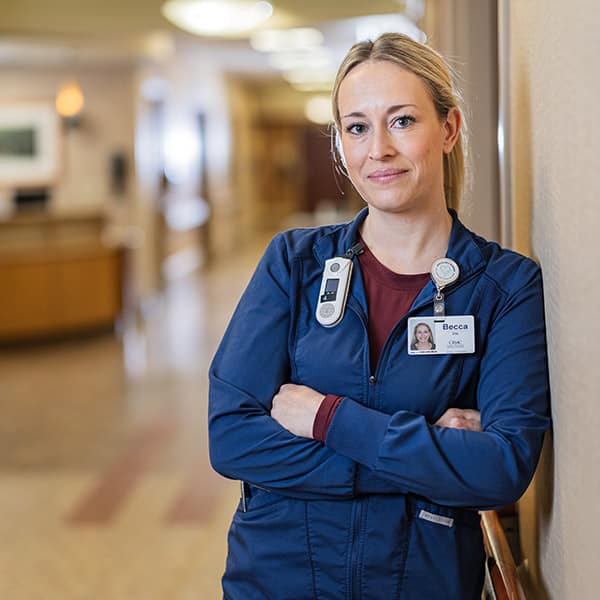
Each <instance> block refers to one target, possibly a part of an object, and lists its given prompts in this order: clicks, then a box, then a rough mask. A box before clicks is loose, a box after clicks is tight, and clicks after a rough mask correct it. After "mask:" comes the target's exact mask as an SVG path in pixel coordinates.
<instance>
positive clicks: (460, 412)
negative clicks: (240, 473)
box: [271, 383, 481, 439]
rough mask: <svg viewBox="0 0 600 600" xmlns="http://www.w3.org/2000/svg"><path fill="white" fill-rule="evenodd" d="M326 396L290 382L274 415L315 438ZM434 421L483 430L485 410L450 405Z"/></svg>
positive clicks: (276, 399) (288, 426) (277, 401)
mask: <svg viewBox="0 0 600 600" xmlns="http://www.w3.org/2000/svg"><path fill="white" fill-rule="evenodd" d="M324 397H325V396H324V395H323V394H320V393H319V392H317V391H316V390H313V389H312V388H309V387H307V386H305V385H295V384H293V383H286V384H284V385H282V386H281V387H280V388H279V391H278V392H277V394H275V396H274V397H273V405H272V408H271V417H272V418H273V419H275V421H277V422H278V423H279V424H280V425H281V426H282V427H285V429H287V430H288V431H289V432H290V433H293V434H294V435H297V436H300V437H305V438H309V439H312V437H313V435H312V432H313V424H314V421H315V417H316V415H317V412H318V410H319V407H320V405H321V402H322V401H323V399H324ZM434 425H436V426H438V427H449V428H452V429H468V430H470V431H481V414H480V412H479V411H478V410H473V409H470V408H465V409H462V408H449V409H448V410H447V411H446V412H444V414H443V415H442V416H441V417H440V418H439V419H438V420H437V421H436V422H435V423H434Z"/></svg>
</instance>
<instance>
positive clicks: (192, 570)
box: [0, 0, 600, 600]
mask: <svg viewBox="0 0 600 600" xmlns="http://www.w3.org/2000/svg"><path fill="white" fill-rule="evenodd" d="M579 4H580V5H581V6H579V7H578V9H577V11H575V10H573V9H570V8H569V7H567V6H566V5H565V3H560V2H558V1H556V2H554V1H551V2H545V1H544V0H531V1H528V2H512V1H509V0H372V1H370V2H362V1H358V0H346V1H345V2H323V1H322V0H304V1H303V2H292V1H291V0H272V1H271V2H270V3H269V2H255V1H250V0H236V1H235V2H234V1H233V0H230V1H229V0H220V1H219V0H213V1H210V2H209V1H201V0H170V1H163V0H120V1H119V2H117V1H114V0H103V1H100V0H87V1H85V2H81V1H78V2H77V1H75V0H47V1H45V2H42V1H41V0H0V414H1V415H2V418H1V419H0V539H1V540H2V541H1V542H0V598H3V599H4V598H6V599H10V600H12V599H15V600H21V599H28V600H29V599H34V598H35V599H37V598H40V599H44V600H48V599H54V598H56V599H61V600H63V599H64V600H70V599H75V598H77V599H79V598H81V599H96V598H98V599H102V600H107V599H108V600H112V599H138V598H139V599H144V600H146V599H188V598H190V599H191V598H202V599H204V598H206V599H210V598H219V597H220V581H219V579H220V575H221V573H222V570H223V566H224V562H225V554H226V532H227V527H228V523H229V520H230V518H231V515H232V513H233V511H234V509H235V506H236V504H237V502H238V488H237V485H236V483H235V482H229V481H226V480H224V479H221V478H220V477H218V476H217V475H216V474H214V473H213V472H212V471H211V469H210V466H209V463H208V458H207V434H206V405H207V397H206V395H207V381H206V371H207V368H208V364H209V362H210V359H211V357H212V354H213V353H214V351H215V349H216V345H217V343H218V341H219V339H220V337H221V335H222V333H223V330H224V328H225V326H226V323H227V321H228V319H229V317H230V315H231V312H232V310H233V308H234V306H235V303H236V301H237V299H238V298H239V295H240V293H241V291H242V290H243V288H244V286H245V284H246V282H247V281H248V278H249V277H250V274H251V272H252V269H253V267H254V265H255V264H256V261H257V260H258V258H259V257H260V254H261V253H262V251H263V249H264V248H265V245H266V243H267V242H268V240H269V239H270V237H271V236H272V235H273V234H274V233H275V232H276V231H278V230H281V229H284V228H288V227H296V226H311V225H315V224H322V223H331V222H339V221H343V220H347V219H350V218H352V216H353V215H354V214H355V213H356V212H357V210H358V209H359V208H360V207H361V206H362V201H361V199H360V198H359V197H358V196H357V194H356V193H355V192H354V191H353V190H352V188H351V186H350V185H349V183H348V181H347V180H346V179H345V178H344V177H342V176H341V175H339V174H336V172H335V169H334V166H333V162H332V160H331V156H330V149H331V139H330V132H329V126H328V124H329V121H330V119H331V112H330V104H329V92H330V89H331V84H332V80H333V77H334V74H335V70H336V67H337V64H338V63H339V61H340V60H341V58H342V57H343V55H344V54H345V52H346V51H347V50H348V48H349V47H350V46H351V45H352V44H353V43H354V42H356V41H358V40H363V39H367V38H374V37H376V36H377V35H378V34H380V33H383V32H385V31H401V32H404V33H407V34H408V35H411V36H412V37H414V38H415V39H418V40H420V41H426V40H427V41H428V42H429V43H430V44H432V45H433V46H434V47H435V48H437V49H438V50H440V51H441V52H442V53H443V54H444V55H445V56H446V57H448V58H449V60H450V62H451V64H452V66H453V67H454V68H455V70H456V72H457V76H458V81H459V85H460V87H461V88H462V90H463V95H464V98H465V101H466V105H467V113H466V117H467V122H468V127H469V137H470V147H471V150H470V164H471V171H470V183H469V186H468V188H467V190H466V194H465V199H464V202H463V206H462V208H461V218H462V219H463V221H464V222H465V223H466V224H467V225H468V226H469V227H471V228H472V229H474V230H475V231H477V232H478V233H480V234H481V235H483V236H484V237H487V238H488V239H493V240H497V241H499V242H501V243H503V244H504V245H506V246H508V247H512V248H514V249H516V250H518V251H520V252H523V253H525V254H528V255H530V256H532V257H534V258H535V259H536V260H538V261H539V262H540V263H541V264H542V267H543V268H544V274H545V281H546V291H547V292H546V293H547V300H546V302H547V305H546V313H547V319H548V327H549V350H550V360H551V379H552V381H551V383H552V386H553V402H554V407H553V416H554V423H555V428H554V433H553V435H549V436H548V443H547V445H546V449H545V452H544V456H543V458H542V463H541V467H540V469H539V473H538V476H537V478H536V480H535V481H534V484H533V485H532V486H531V489H530V490H529V491H528V493H527V495H526V497H525V498H524V500H522V501H521V502H520V503H519V505H518V506H517V507H512V508H511V509H509V510H508V512H507V515H508V517H510V521H505V525H506V528H507V533H508V535H509V538H510V539H511V547H512V551H513V554H514V558H515V560H516V563H517V566H518V572H519V577H520V578H521V581H522V584H523V586H524V587H525V589H526V591H527V593H528V597H532V598H546V597H549V598H560V599H563V598H577V599H583V598H592V597H596V596H595V595H594V594H595V592H596V587H597V585H596V583H597V582H598V576H597V573H595V572H594V567H593V556H594V555H595V548H596V546H597V536H598V535H600V530H599V529H598V527H599V525H598V523H599V520H598V519H597V518H594V519H592V520H591V522H587V521H586V520H585V519H582V518H581V517H580V515H582V514H583V513H585V512H589V511H590V510H592V509H591V508H589V507H590V506H596V505H597V498H598V494H600V483H599V479H598V476H597V475H594V474H595V473H596V472H597V468H595V467H594V466H593V464H594V463H593V460H594V456H595V455H596V453H597V452H598V450H600V447H598V442H597V441H596V435H595V432H596V431H597V428H598V426H599V425H600V422H599V421H600V417H599V416H598V411H597V410H596V409H594V407H593V406H592V405H591V404H590V403H591V402H592V401H593V399H594V398H596V397H597V394H598V390H599V389H600V383H599V381H598V372H597V369H596V368H595V367H594V365H593V364H592V362H591V361H592V360H593V356H594V353H593V352H590V351H589V345H588V347H587V352H585V353H581V352H580V351H579V348H578V346H577V342H576V337H573V336H571V335H570V332H571V331H572V330H573V329H574V328H575V329H576V328H577V327H581V328H584V329H585V331H587V332H589V331H590V328H592V335H591V336H588V337H589V338H590V339H589V340H588V342H589V343H591V344H592V347H594V348H597V349H599V350H600V348H598V346H599V344H600V335H596V334H600V331H598V327H597V326H596V325H590V322H589V321H587V320H583V319H584V315H586V314H587V313H589V310H588V304H589V298H590V297H593V295H594V292H595V291H600V290H597V288H598V283H597V280H596V277H595V276H592V274H593V273H595V272H597V268H596V266H595V261H594V260H593V257H597V256H598V243H597V241H596V240H597V235H596V234H597V231H598V227H599V225H600V220H599V218H598V214H599V213H598V209H597V206H596V204H597V201H594V199H595V198H597V196H598V191H600V190H598V183H597V181H596V180H595V179H594V177H593V174H594V173H595V170H597V156H598V151H599V150H600V148H599V147H598V146H599V141H598V140H599V139H600V137H599V136H597V135H595V134H593V133H592V132H593V131H594V129H596V130H597V122H596V120H595V119H593V118H591V117H592V111H591V107H592V106H595V100H596V98H597V94H598V92H599V91H600V90H598V82H597V80H596V79H597V78H596V79H592V78H591V77H590V72H589V68H590V66H591V65H592V64H595V62H596V60H597V59H596V57H597V54H598V52H599V51H600V47H599V46H600V42H599V40H598V37H597V34H594V32H597V31H598V29H599V26H600V22H599V21H600V19H599V13H600V9H598V8H597V7H596V5H595V4H594V3H593V2H591V1H585V0H582V1H581V2H580V3H579ZM596 133H597V132H596ZM559 299H560V300H561V301H559ZM594 328H595V329H594ZM594 331H595V332H596V333H594ZM557 400H558V402H557ZM574 431H577V432H578V433H579V435H578V436H576V437H575V438H574V436H573V432H574ZM586 433H587V434H588V435H586ZM591 474H592V475H591ZM574 490H576V491H574ZM594 510H595V509H594ZM598 516H600V515H598V513H597V511H596V517H598Z"/></svg>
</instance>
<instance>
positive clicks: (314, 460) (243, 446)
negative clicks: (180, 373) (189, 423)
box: [209, 234, 356, 498]
mask: <svg viewBox="0 0 600 600" xmlns="http://www.w3.org/2000/svg"><path fill="white" fill-rule="evenodd" d="M289 282H290V269H289V263H288V260H287V252H286V244H285V240H284V238H283V236H282V235H281V234H280V235H278V236H276V237H275V238H274V239H273V241H272V242H271V244H270V245H269V247H268V248H267V251H266V252H265V255H264V256H263V258H262V260H261V261H260V263H259V265H258V267H257V269H256V272H255V273H254V275H253V277H252V279H251V281H250V283H249V284H248V287H247V289H246V291H245V292H244V294H243V296H242V298H241V300H240V302H239V304H238V306H237V308H236V310H235V312H234V315H233V317H232V319H231V322H230V324H229V327H228V328H227V331H226V333H225V336H224V337H223V340H222V342H221V344H220V346H219V348H218V350H217V353H216V355H215V357H214V359H213V362H212V364H211V367H210V372H209V380H210V387H209V448H210V459H211V463H212V466H213V468H214V469H215V470H216V471H218V472H219V473H221V474H222V475H224V476H225V477H229V478H231V479H243V480H245V481H247V482H249V483H252V484H254V485H257V486H259V487H263V488H265V489H268V490H270V491H274V492H278V493H281V494H283V495H289V496H294V497H298V498H312V497H321V498H322V497H324V496H333V497H344V496H348V497H349V496H351V495H352V493H353V481H354V474H355V471H356V463H355V462H354V461H353V460H352V459H350V458H347V457H344V456H342V455H340V454H337V453H336V452H334V451H333V450H331V449H329V448H327V447H326V446H324V445H323V444H321V443H320V442H317V441H314V440H310V439H306V438H301V437H297V436H294V435H293V434H291V433H290V432H289V431H287V430H286V429H284V428H283V427H282V426H281V425H279V424H278V423H277V422H276V421H275V420H274V419H272V418H271V416H270V410H271V402H272V398H273V396H274V395H275V393H276V392H277V391H278V390H279V387H280V386H281V385H282V384H283V383H288V382H289V381H290V363H289V353H288V337H289V324H290V299H289V296H288V294H289Z"/></svg>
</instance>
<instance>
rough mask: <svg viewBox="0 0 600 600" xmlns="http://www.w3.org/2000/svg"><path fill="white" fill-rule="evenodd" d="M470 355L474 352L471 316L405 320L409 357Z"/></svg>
mask: <svg viewBox="0 0 600 600" xmlns="http://www.w3.org/2000/svg"><path fill="white" fill-rule="evenodd" d="M473 352H475V319H474V318H473V315H461V316H453V317H411V318H410V319H408V353H409V354H415V355H423V354H472V353H473Z"/></svg>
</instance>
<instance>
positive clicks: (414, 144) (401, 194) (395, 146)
mask: <svg viewBox="0 0 600 600" xmlns="http://www.w3.org/2000/svg"><path fill="white" fill-rule="evenodd" d="M338 108H339V112H340V117H341V132H340V134H341V143H342V150H343V152H344V157H345V161H346V166H347V169H348V174H349V175H350V179H351V181H352V183H353V184H354V186H355V187H356V189H357V190H358V192H359V193H360V195H361V196H362V197H363V199H364V200H365V201H366V202H367V203H368V204H369V205H370V208H371V209H372V210H380V211H384V212H393V213H402V212H406V211H415V210H421V209H423V208H427V207H432V206H435V207H439V206H440V203H442V204H443V205H444V206H445V198H444V171H443V155H444V153H447V152H450V150H451V149H452V147H453V146H454V142H455V141H456V137H457V135H458V128H459V126H460V115H458V111H457V110H456V109H453V110H452V111H450V113H449V114H448V118H447V119H446V120H440V118H439V116H438V114H437V112H436V110H435V107H434V105H433V100H432V99H431V96H430V94H429V92H428V90H427V88H426V86H425V84H424V83H423V81H422V80H421V79H420V78H419V77H418V76H417V75H415V74H414V73H411V72H410V71H407V70H405V69H403V68H401V67H399V66H398V65H396V64H395V63H391V62H388V61H375V62H365V63H362V64H361V65H359V66H358V67H355V68H354V69H353V70H352V71H350V73H349V74H348V75H347V76H346V77H345V78H344V80H343V81H342V83H341V85H340V87H339V93H338ZM457 119H458V120H457Z"/></svg>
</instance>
